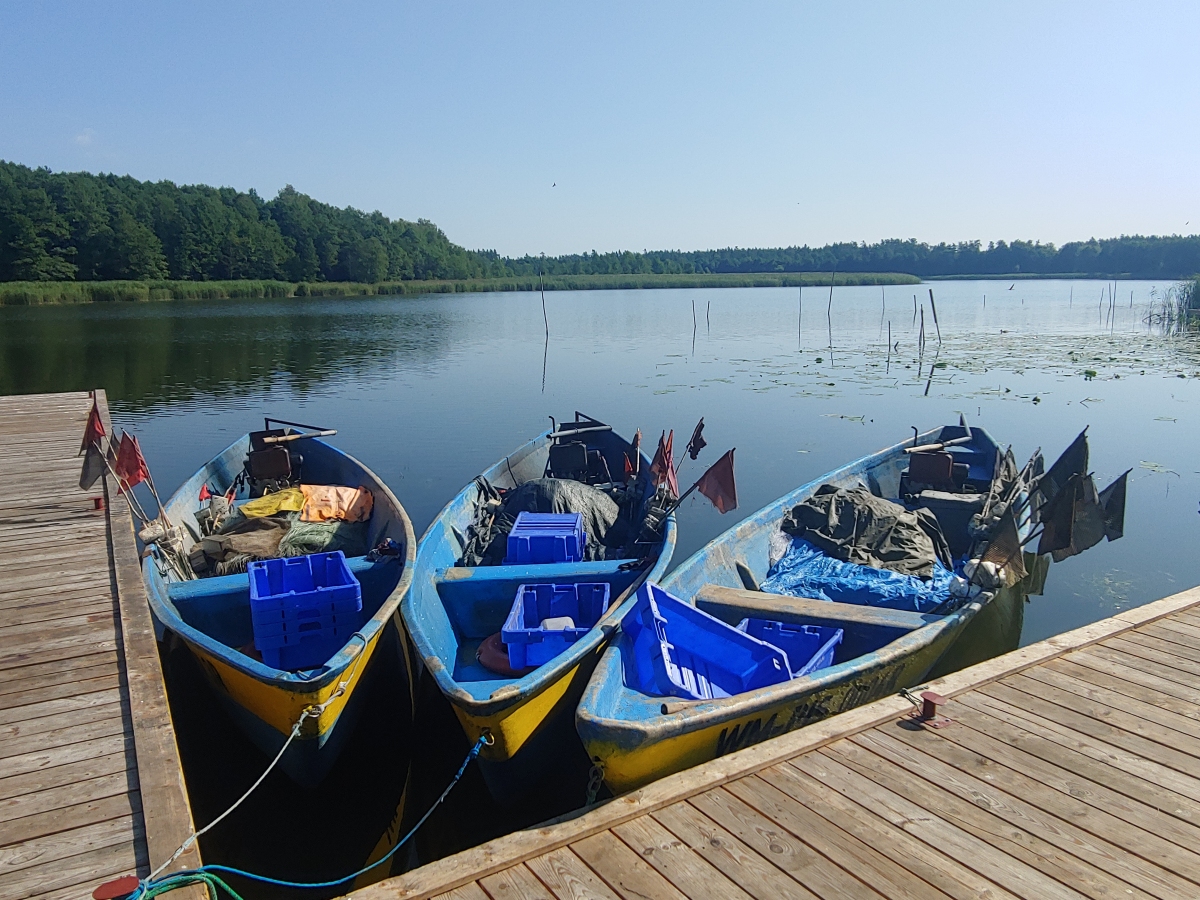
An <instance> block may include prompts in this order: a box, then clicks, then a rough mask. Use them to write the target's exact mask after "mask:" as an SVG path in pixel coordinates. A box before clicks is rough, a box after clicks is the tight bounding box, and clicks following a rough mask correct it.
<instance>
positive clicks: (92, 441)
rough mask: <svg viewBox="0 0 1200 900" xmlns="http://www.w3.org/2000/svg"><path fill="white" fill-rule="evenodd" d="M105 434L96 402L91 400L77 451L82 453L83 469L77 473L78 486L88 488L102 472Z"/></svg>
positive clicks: (83, 488)
mask: <svg viewBox="0 0 1200 900" xmlns="http://www.w3.org/2000/svg"><path fill="white" fill-rule="evenodd" d="M106 438H107V435H105V433H104V423H103V422H101V421H100V411H99V410H98V409H96V402H95V401H94V400H93V401H92V411H91V412H90V413H88V420H87V427H85V428H84V430H83V443H82V444H80V446H79V452H80V454H82V455H83V470H82V471H81V472H80V473H79V487H80V489H81V490H84V491H86V490H90V489H91V487H92V485H93V484H95V483H96V479H97V478H99V477H100V476H101V475H103V474H104V448H103V446H102V444H103V443H104V441H105V439H106Z"/></svg>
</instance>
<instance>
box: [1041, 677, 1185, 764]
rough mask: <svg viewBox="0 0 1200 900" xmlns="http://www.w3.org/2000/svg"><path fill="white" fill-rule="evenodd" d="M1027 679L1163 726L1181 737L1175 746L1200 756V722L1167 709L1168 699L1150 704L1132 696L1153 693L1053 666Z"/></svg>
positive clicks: (1115, 712) (1113, 714) (1117, 712)
mask: <svg viewBox="0 0 1200 900" xmlns="http://www.w3.org/2000/svg"><path fill="white" fill-rule="evenodd" d="M1025 676H1026V677H1028V678H1029V679H1030V680H1032V681H1039V682H1041V683H1042V684H1045V685H1046V686H1047V687H1052V688H1055V689H1056V690H1061V691H1065V692H1067V693H1070V694H1074V695H1075V696H1077V697H1083V698H1085V699H1087V700H1089V701H1093V702H1095V703H1096V704H1098V705H1099V706H1100V707H1101V708H1105V707H1107V708H1109V709H1111V710H1112V712H1111V713H1110V714H1109V715H1110V716H1116V715H1118V714H1119V713H1128V714H1129V716H1130V717H1131V718H1133V719H1138V720H1142V721H1145V722H1149V723H1154V724H1155V725H1161V726H1162V727H1163V728H1164V729H1168V730H1170V731H1172V732H1175V733H1177V734H1178V735H1179V736H1180V738H1178V739H1175V740H1176V741H1177V743H1175V746H1176V747H1177V748H1178V749H1180V750H1185V751H1187V752H1189V753H1193V755H1200V721H1197V720H1196V719H1194V718H1192V717H1190V716H1186V715H1181V714H1180V713H1177V712H1174V711H1173V710H1171V709H1169V708H1168V707H1167V705H1166V704H1167V701H1165V700H1164V702H1163V703H1162V704H1158V703H1156V702H1153V701H1152V702H1149V703H1147V702H1145V701H1143V700H1141V699H1140V698H1138V697H1136V696H1131V695H1132V694H1136V693H1146V694H1151V695H1152V694H1153V692H1151V691H1142V690H1140V689H1139V688H1137V687H1136V686H1127V687H1125V688H1124V689H1123V690H1120V691H1115V690H1112V689H1111V688H1108V687H1102V686H1100V685H1097V684H1093V683H1092V682H1090V681H1087V680H1083V679H1080V678H1077V677H1075V676H1073V675H1072V674H1070V673H1068V672H1062V671H1059V670H1057V669H1051V668H1049V667H1045V668H1041V669H1035V670H1033V671H1030V672H1027V673H1025Z"/></svg>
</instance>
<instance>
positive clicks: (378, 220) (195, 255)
mask: <svg viewBox="0 0 1200 900" xmlns="http://www.w3.org/2000/svg"><path fill="white" fill-rule="evenodd" d="M832 271H837V272H842V273H855V272H871V273H879V272H894V273H905V274H908V275H914V276H918V277H922V278H928V277H936V276H976V275H1012V274H1025V275H1106V276H1112V275H1127V276H1131V277H1135V278H1186V277H1190V276H1192V275H1194V274H1195V273H1197V272H1200V235H1197V236H1190V237H1181V236H1169V237H1140V236H1132V237H1120V238H1111V239H1106V240H1094V239H1093V240H1089V241H1080V242H1072V243H1068V244H1064V245H1062V246H1061V247H1056V246H1055V245H1054V244H1048V243H1047V244H1043V243H1039V242H1031V241H1013V242H1011V243H1008V242H1004V241H999V242H995V243H989V244H987V245H986V246H984V245H983V244H982V243H981V242H979V241H968V242H965V243H959V244H945V243H943V244H936V245H931V244H925V243H921V242H918V241H916V240H886V241H880V242H879V243H876V244H867V243H861V244H856V243H841V244H831V245H828V246H825V247H816V248H812V247H784V248H778V249H742V248H726V249H723V250H699V251H682V250H663V251H652V252H645V253H633V252H629V251H625V252H616V253H596V252H594V251H593V252H591V253H582V254H571V255H567V256H558V257H540V256H524V257H520V258H506V257H501V256H500V255H499V254H497V253H496V252H495V251H490V250H467V249H465V248H463V247H460V246H459V245H457V244H454V243H452V242H451V241H450V239H449V238H448V237H447V236H446V235H445V234H444V233H443V232H442V231H441V230H440V229H439V228H438V227H437V226H436V225H434V224H433V223H432V222H429V221H427V220H425V219H418V220H417V221H416V222H408V221H405V220H403V219H389V218H387V217H386V216H384V215H383V214H382V213H380V212H372V213H366V212H362V211H360V210H357V209H353V208H350V207H346V208H345V209H339V208H337V207H335V206H331V205H329V204H327V203H321V202H319V201H317V200H314V199H313V198H312V197H309V196H307V195H306V194H302V193H300V192H298V191H296V190H295V189H294V188H292V186H291V185H288V186H287V187H285V188H284V189H283V190H281V191H280V192H279V193H278V194H277V195H276V196H275V197H274V199H271V200H264V199H263V198H262V197H260V196H259V195H258V194H257V193H256V192H255V191H253V190H251V191H246V192H243V191H238V190H235V189H233V188H213V187H207V186H205V185H176V184H174V183H172V182H169V181H158V182H149V181H138V180H137V179H134V178H131V177H129V176H117V175H93V174H89V173H86V172H51V171H50V170H49V169H45V168H39V169H32V168H30V167H28V166H24V165H20V164H18V163H10V162H3V161H0V281H28V282H37V281H41V282H46V281H59V282H61V281H89V282H90V281H112V280H131V281H230V280H260V281H261V280H283V281H287V282H293V283H314V282H355V283H368V284H381V283H386V282H397V281H414V280H443V281H454V280H463V279H496V278H530V277H534V276H537V275H538V274H545V275H553V276H593V275H603V276H633V275H636V276H655V275H675V276H684V275H686V276H704V275H726V276H729V275H751V274H759V273H763V274H786V273H802V272H832Z"/></svg>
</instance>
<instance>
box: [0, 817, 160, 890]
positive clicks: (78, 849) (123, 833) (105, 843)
mask: <svg viewBox="0 0 1200 900" xmlns="http://www.w3.org/2000/svg"><path fill="white" fill-rule="evenodd" d="M138 827H139V825H138V823H137V822H135V820H134V817H133V816H132V815H128V816H121V817H120V818H116V819H107V820H105V821H103V822H96V823H94V824H92V825H85V826H84V827H83V828H76V829H73V830H72V831H69V832H66V833H65V834H64V833H59V834H52V835H47V836H44V837H36V838H33V839H31V840H28V841H22V842H21V843H19V844H9V845H8V846H7V847H0V885H2V884H3V883H4V879H5V877H6V876H7V875H9V874H10V873H12V872H18V871H20V870H21V869H28V868H29V867H30V866H35V865H40V864H42V863H49V862H55V861H56V860H61V859H67V858H69V857H72V856H77V855H78V854H80V853H86V852H88V851H90V850H97V849H99V848H101V847H111V846H113V845H114V844H123V843H127V842H129V841H132V840H134V839H135V838H136V837H137V836H138V835H137V829H138Z"/></svg>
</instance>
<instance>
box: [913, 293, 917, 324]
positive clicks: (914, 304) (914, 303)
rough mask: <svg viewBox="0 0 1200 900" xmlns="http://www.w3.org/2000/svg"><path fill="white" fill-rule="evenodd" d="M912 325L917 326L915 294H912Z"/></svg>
mask: <svg viewBox="0 0 1200 900" xmlns="http://www.w3.org/2000/svg"><path fill="white" fill-rule="evenodd" d="M913 327H914V328H916V327H917V295H916V294H913Z"/></svg>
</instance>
